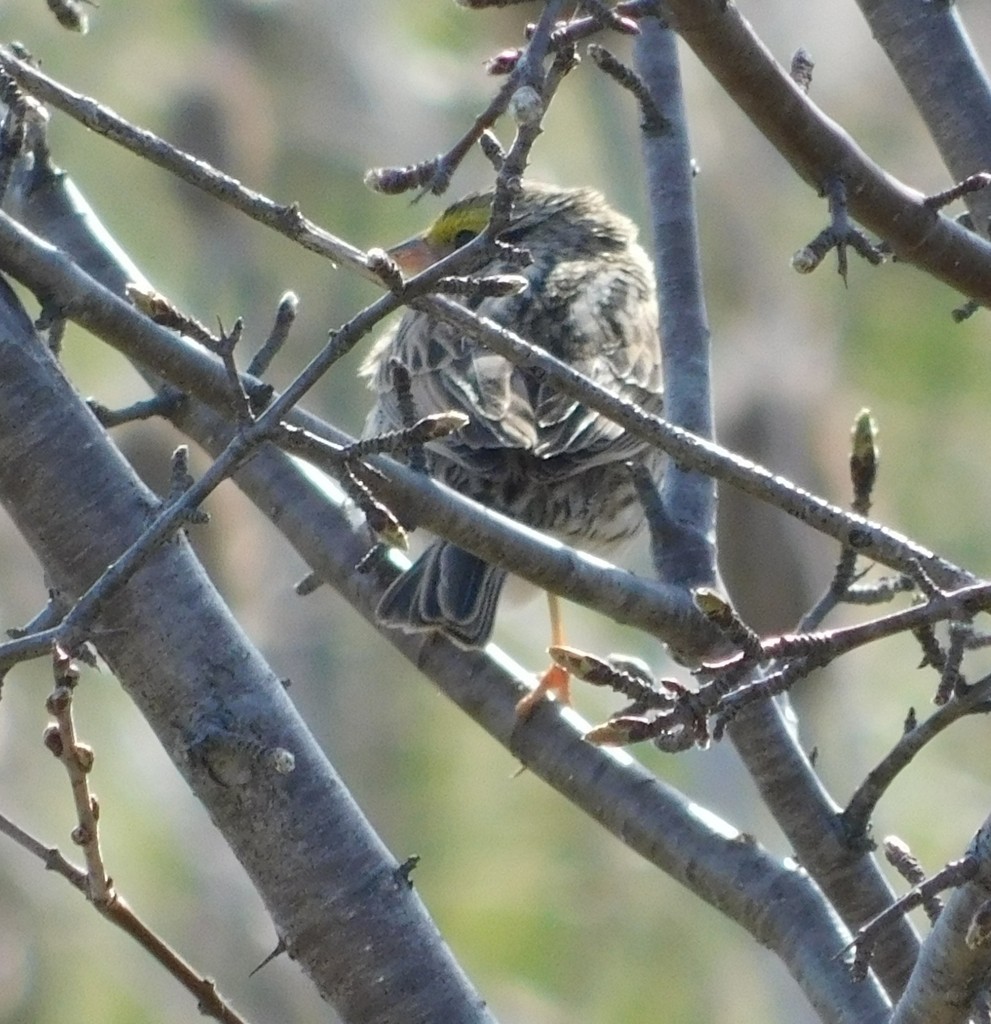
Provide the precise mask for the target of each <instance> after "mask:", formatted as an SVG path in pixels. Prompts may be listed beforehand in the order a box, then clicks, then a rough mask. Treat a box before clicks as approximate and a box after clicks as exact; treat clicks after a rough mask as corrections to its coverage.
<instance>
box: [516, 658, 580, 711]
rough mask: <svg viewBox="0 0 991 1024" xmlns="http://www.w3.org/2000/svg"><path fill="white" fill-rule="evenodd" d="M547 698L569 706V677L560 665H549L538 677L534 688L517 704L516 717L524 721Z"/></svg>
mask: <svg viewBox="0 0 991 1024" xmlns="http://www.w3.org/2000/svg"><path fill="white" fill-rule="evenodd" d="M549 696H550V697H553V698H554V699H555V700H556V701H558V702H559V703H561V704H569V705H570V704H571V675H570V674H569V673H568V671H567V670H566V669H563V668H561V666H560V665H551V667H550V668H549V669H548V670H547V671H546V672H545V673H544V674H543V675H542V676H541V677H540V679H539V680H538V682H537V685H536V687H535V688H534V689H532V690H531V691H530V692H529V693H528V694H527V695H526V696H525V697H524V698H523V699H522V700H520V701H518V702H517V704H516V717H517V718H519V719H521V720H522V721H526V719H528V718H529V717H530V715H532V714H533V711H534V708H536V706H537V705H538V704H540V703H541V702H542V701H543V700H544V699H545V698H547V697H549Z"/></svg>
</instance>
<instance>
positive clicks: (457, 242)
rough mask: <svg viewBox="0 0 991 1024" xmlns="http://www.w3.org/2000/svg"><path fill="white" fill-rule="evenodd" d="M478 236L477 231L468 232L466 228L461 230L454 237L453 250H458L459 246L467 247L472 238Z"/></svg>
mask: <svg viewBox="0 0 991 1024" xmlns="http://www.w3.org/2000/svg"><path fill="white" fill-rule="evenodd" d="M476 234H478V232H477V231H469V230H468V229H467V228H462V229H461V230H460V231H459V232H458V233H457V234H456V235H455V236H454V248H455V249H460V248H461V246H463V245H467V244H468V243H469V242H470V241H471V240H472V239H473V238H474V237H475V235H476Z"/></svg>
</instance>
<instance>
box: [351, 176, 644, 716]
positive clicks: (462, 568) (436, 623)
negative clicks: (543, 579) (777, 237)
mask: <svg viewBox="0 0 991 1024" xmlns="http://www.w3.org/2000/svg"><path fill="white" fill-rule="evenodd" d="M492 200H493V192H492V191H488V192H476V193H472V194H470V195H467V196H465V197H464V198H463V199H460V200H458V201H457V202H455V203H453V204H452V205H451V206H449V207H448V208H447V209H446V210H444V212H443V213H441V214H440V216H439V217H437V219H436V220H435V221H434V222H433V223H432V224H431V225H430V226H429V227H428V228H427V229H426V230H425V231H424V232H423V233H422V234H419V235H417V236H415V237H414V238H411V239H409V240H408V241H407V242H403V243H401V244H399V245H398V246H395V247H394V248H392V249H390V250H388V251H389V254H390V255H391V256H392V258H393V259H394V260H395V261H396V263H397V264H398V265H399V267H400V268H401V269H402V270H403V272H404V273H405V274H415V273H417V272H419V271H420V270H423V269H425V268H426V267H428V266H431V265H432V264H433V263H435V262H437V261H438V260H440V259H442V258H444V257H445V256H447V255H449V254H451V253H452V252H454V251H455V250H456V249H458V248H460V247H462V246H464V245H466V244H467V243H468V242H469V241H470V240H471V239H473V238H474V237H475V236H476V235H478V234H479V233H480V232H481V231H482V230H483V229H484V228H485V227H486V225H487V223H488V221H489V215H490V209H491V206H492ZM499 242H500V243H504V244H508V245H511V246H514V247H516V248H517V249H525V250H527V251H528V254H529V263H528V265H526V266H524V267H522V268H521V267H520V266H519V262H520V261H519V260H514V259H512V258H511V257H509V256H507V255H506V254H505V250H497V251H495V253H494V254H493V255H492V256H491V258H489V260H488V262H486V263H484V265H482V266H480V267H478V268H477V269H475V270H474V271H473V272H474V273H476V274H478V275H479V276H486V275H496V274H506V273H512V274H518V275H519V274H521V275H522V276H523V277H524V278H525V279H526V285H527V286H526V288H525V289H524V290H522V291H521V292H519V293H518V294H514V295H499V296H491V295H489V296H484V297H480V296H478V295H476V296H474V297H471V296H462V297H460V298H458V299H457V301H460V302H462V303H464V304H465V305H467V306H469V307H470V308H473V309H474V310H475V311H476V312H477V313H478V314H479V315H481V316H485V317H488V318H489V319H491V320H493V321H495V322H496V323H498V324H500V325H502V326H504V327H507V328H509V329H511V330H512V331H514V332H515V333H517V334H519V335H521V336H523V337H524V338H527V339H529V340H530V341H532V342H534V343H536V344H538V345H540V346H542V347H543V348H545V349H546V350H547V351H549V352H550V353H551V354H552V355H554V356H556V357H557V358H559V359H561V360H562V361H563V362H565V363H567V364H568V365H569V366H571V367H572V368H574V369H576V370H579V371H581V372H582V373H583V374H585V375H586V376H587V377H589V378H590V379H591V380H593V381H595V382H596V383H598V384H600V385H602V386H603V387H605V388H607V389H608V390H609V391H611V392H613V393H615V394H617V395H620V396H622V397H624V398H627V399H630V400H632V401H635V402H636V403H638V404H639V405H640V406H642V407H644V408H646V409H648V410H649V411H651V412H659V411H660V409H661V403H662V388H661V373H660V371H661V353H660V338H659V330H658V306H657V298H656V291H655V285H654V271H653V266H652V264H651V262H650V260H649V258H648V257H647V254H646V253H645V252H644V250H643V248H642V247H641V246H640V245H639V243H638V242H637V228H636V226H635V225H634V223H633V222H632V221H631V220H630V219H629V218H627V217H626V216H624V215H622V214H620V213H619V212H617V211H616V210H615V209H613V208H612V207H611V206H610V205H609V204H608V202H607V201H606V199H605V198H604V197H603V196H602V195H601V194H600V193H599V192H598V191H595V190H593V189H591V188H562V187H557V186H553V185H545V184H539V183H534V182H524V183H522V184H521V188H520V189H519V191H518V193H517V195H516V198H515V201H514V203H513V205H512V211H511V214H510V217H509V223H508V227H507V228H506V229H505V230H504V231H503V232H501V233H500V235H499ZM360 372H361V374H362V375H363V376H364V377H365V378H366V379H367V382H368V385H369V387H370V388H371V390H372V392H373V393H374V401H373V405H372V408H371V411H370V412H369V414H368V418H367V421H366V424H365V429H364V435H365V436H366V437H367V436H374V435H376V434H381V433H384V432H387V431H393V430H397V429H400V428H403V427H409V426H412V422H411V421H410V417H411V416H413V417H416V418H418V417H422V416H425V415H427V414H432V413H439V412H448V411H455V412H460V413H463V414H465V415H466V416H467V417H468V422H467V425H466V426H464V427H462V428H461V429H458V430H456V431H454V432H453V433H451V434H449V435H447V436H445V437H443V438H441V439H439V440H434V441H431V442H430V443H428V444H427V445H425V446H424V448H423V456H424V461H425V463H426V469H427V471H428V472H429V474H430V475H431V476H432V477H434V478H435V479H438V480H440V481H442V482H443V483H445V484H447V485H448V486H450V487H452V488H454V489H455V490H456V491H458V492H459V493H461V494H463V495H467V496H468V497H470V498H473V499H474V500H476V501H478V502H479V503H480V504H482V505H485V506H487V507H489V508H491V509H494V510H496V511H498V512H501V513H503V514H505V515H507V516H509V517H510V518H512V519H514V520H516V521H518V522H521V523H524V524H526V525H527V526H530V527H533V528H535V529H538V530H542V531H546V532H547V533H550V534H552V535H553V536H555V537H557V538H559V539H560V540H562V541H564V542H566V543H569V544H573V545H574V546H576V547H581V548H585V549H587V550H591V551H593V552H595V553H599V554H609V553H611V552H614V551H615V550H616V549H617V548H619V547H621V546H622V545H624V544H625V542H627V541H628V540H630V539H631V538H632V537H634V536H636V535H637V534H638V533H640V531H641V530H642V529H643V527H644V512H643V509H642V507H641V505H640V502H639V500H638V498H637V492H636V487H635V484H634V481H633V476H632V473H631V472H630V467H629V465H628V463H630V462H631V461H632V460H636V461H637V462H639V463H640V464H641V465H644V466H646V467H647V469H648V471H649V472H650V474H651V476H652V477H653V478H654V479H658V478H659V476H660V473H661V470H662V455H661V453H660V452H658V451H657V450H656V449H654V448H652V447H651V446H649V445H647V444H646V443H645V442H643V441H642V440H640V439H639V438H637V437H635V436H633V435H631V434H630V433H628V432H627V431H625V430H624V429H623V428H622V427H620V426H618V425H617V424H616V423H614V422H612V421H611V420H609V419H607V418H606V417H604V416H602V415H601V414H600V413H598V412H595V411H594V410H592V409H589V408H587V407H586V406H584V405H582V404H581V403H580V402H578V401H577V400H576V399H574V398H572V397H571V396H569V395H566V394H564V393H563V392H561V391H559V390H556V389H555V387H554V385H553V384H552V383H551V382H548V381H547V380H546V379H544V377H543V375H542V374H540V373H539V372H538V371H536V370H534V369H530V368H525V367H520V366H516V365H514V364H513V363H511V362H510V361H509V360H507V359H505V358H504V357H503V356H501V355H498V354H496V353H495V352H492V351H491V350H489V349H487V348H485V347H484V346H483V345H482V344H481V343H480V342H478V341H476V340H475V339H474V338H471V337H469V336H468V335H466V334H464V333H463V332H462V331H460V330H458V329H456V328H454V327H451V326H449V325H448V324H447V323H445V322H443V321H441V320H439V319H436V318H434V317H431V316H430V315H429V314H428V313H426V312H423V311H418V310H415V309H407V310H406V311H405V312H404V313H403V315H402V317H401V319H400V320H399V322H398V324H397V325H396V326H395V327H394V328H392V329H391V330H389V331H387V332H386V333H385V334H384V335H383V336H382V337H381V338H380V339H379V340H378V341H377V342H376V344H375V345H374V346H373V348H372V350H371V352H370V353H369V355H368V356H367V358H366V359H365V361H364V362H363V364H362V367H361V370H360ZM399 375H401V376H402V380H399V379H398V377H399ZM505 578H506V571H505V570H504V569H502V568H500V567H499V566H496V565H492V564H490V563H487V562H485V561H484V560H483V559H481V558H479V557H478V556H476V555H474V554H472V553H471V552H469V551H466V550H465V549H464V548H461V547H458V546H457V545H456V544H453V543H451V542H450V541H446V540H443V539H440V538H438V539H435V540H433V541H432V542H431V543H430V544H429V546H428V547H427V548H426V550H425V551H424V552H423V554H422V555H421V556H420V557H419V559H418V560H417V561H416V562H414V563H413V565H412V566H411V567H410V568H409V569H407V570H406V571H405V572H404V573H403V574H402V575H401V576H399V577H398V578H397V579H396V580H395V581H393V583H392V584H391V585H390V586H389V587H388V588H387V590H386V591H385V592H384V594H383V596H382V597H381V599H380V601H379V603H378V607H377V609H376V616H377V619H378V621H379V622H381V623H384V624H386V625H388V626H391V627H395V628H399V629H402V630H404V631H406V632H421V631H434V630H442V631H443V632H445V633H446V634H447V636H448V637H450V638H451V639H452V640H454V641H455V642H456V643H457V644H459V645H460V646H463V647H467V648H477V647H483V646H484V645H485V644H486V643H487V642H488V641H489V638H490V636H491V634H492V629H493V623H494V620H495V614H496V606H497V603H498V600H499V596H500V592H501V591H502V588H503V583H504V581H505ZM549 600H550V613H551V616H550V617H551V641H552V644H559V643H561V642H562V641H563V629H562V625H561V617H560V611H559V609H558V606H557V602H556V598H555V597H554V595H549ZM548 695H553V696H554V697H555V698H556V699H558V700H560V701H563V702H565V703H567V702H569V692H568V677H567V674H566V673H565V672H564V670H563V669H559V668H557V667H556V666H552V667H551V668H550V669H549V670H548V671H547V673H545V674H544V676H543V677H542V678H541V680H540V681H539V683H538V685H537V687H536V689H535V690H534V691H532V692H531V693H530V694H529V695H528V696H527V697H524V698H523V700H522V701H520V702H519V705H518V706H517V713H518V714H519V715H520V716H521V717H527V716H528V715H529V714H530V713H531V712H532V711H533V709H534V708H535V706H536V705H537V704H538V703H539V702H540V701H541V700H543V699H544V697H545V696H548Z"/></svg>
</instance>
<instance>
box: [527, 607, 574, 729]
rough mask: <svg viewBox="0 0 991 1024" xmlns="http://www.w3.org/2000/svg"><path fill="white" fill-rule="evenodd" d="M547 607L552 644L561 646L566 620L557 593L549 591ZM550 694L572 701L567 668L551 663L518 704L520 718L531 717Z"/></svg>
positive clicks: (562, 701) (559, 699)
mask: <svg viewBox="0 0 991 1024" xmlns="http://www.w3.org/2000/svg"><path fill="white" fill-rule="evenodd" d="M547 608H548V611H549V612H550V615H551V646H553V647H561V646H563V644H564V620H563V617H562V615H561V602H560V601H559V600H558V597H557V594H552V593H550V591H548V592H547ZM548 695H553V697H554V699H555V700H557V701H559V702H560V703H562V704H570V703H571V676H570V674H569V673H568V671H567V669H564V668H562V667H561V666H560V665H551V666H550V668H548V669H547V671H546V672H545V673H544V674H543V675H542V676H541V677H540V679H539V680H538V682H537V685H536V687H535V688H534V689H533V690H531V691H530V692H529V693H528V694H527V695H526V696H525V697H524V698H523V699H522V700H520V701H519V702H518V703H517V705H516V715H517V717H518V718H522V719H526V718H529V717H530V715H531V714H532V713H533V709H534V708H535V707H536V706H537V705H538V704H539V703H540V702H541V701H542V700H543V699H544V698H545V697H546V696H548Z"/></svg>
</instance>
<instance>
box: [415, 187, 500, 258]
mask: <svg viewBox="0 0 991 1024" xmlns="http://www.w3.org/2000/svg"><path fill="white" fill-rule="evenodd" d="M489 201H490V197H489V196H475V197H473V199H472V201H470V202H467V203H465V204H463V205H462V204H461V203H458V204H456V205H455V206H452V207H451V208H450V209H448V210H445V211H444V212H443V213H442V214H441V215H440V216H439V217H438V218H437V220H435V221H434V222H433V224H431V225H430V227H429V228H427V231H426V234H425V236H424V237H425V238H426V240H427V243H428V244H429V245H431V246H437V247H442V246H447V245H450V244H451V243H452V242H454V240H455V239H456V238H457V237H458V235H459V234H460V233H461V232H462V231H470V232H471V233H472V234H473V235H477V234H478V233H479V232H480V231H481V230H482V228H484V227H485V225H486V224H487V223H488V221H489Z"/></svg>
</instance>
